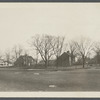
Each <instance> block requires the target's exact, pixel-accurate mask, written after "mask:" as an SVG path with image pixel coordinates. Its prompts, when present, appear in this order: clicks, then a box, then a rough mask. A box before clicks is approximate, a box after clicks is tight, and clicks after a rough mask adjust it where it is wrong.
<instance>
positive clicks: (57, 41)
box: [51, 36, 65, 66]
mask: <svg viewBox="0 0 100 100" xmlns="http://www.w3.org/2000/svg"><path fill="white" fill-rule="evenodd" d="M64 40H65V37H60V36H58V37H54V38H53V43H51V45H52V48H53V52H54V55H55V56H56V66H58V58H59V56H60V55H61V53H62V50H63V45H64Z"/></svg>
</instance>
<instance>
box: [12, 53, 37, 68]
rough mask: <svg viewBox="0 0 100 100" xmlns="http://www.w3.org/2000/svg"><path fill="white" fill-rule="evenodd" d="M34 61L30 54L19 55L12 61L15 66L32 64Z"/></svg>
mask: <svg viewBox="0 0 100 100" xmlns="http://www.w3.org/2000/svg"><path fill="white" fill-rule="evenodd" d="M35 63H36V61H35V59H33V58H32V57H31V56H28V55H23V56H20V57H19V58H18V59H17V60H16V61H15V63H14V65H15V66H19V67H20V66H33V65H35Z"/></svg>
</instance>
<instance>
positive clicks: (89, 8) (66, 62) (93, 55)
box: [0, 3, 100, 96]
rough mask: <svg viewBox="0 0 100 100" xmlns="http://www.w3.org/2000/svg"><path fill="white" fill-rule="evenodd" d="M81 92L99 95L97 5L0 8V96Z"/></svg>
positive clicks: (10, 5)
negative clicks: (18, 93)
mask: <svg viewBox="0 0 100 100" xmlns="http://www.w3.org/2000/svg"><path fill="white" fill-rule="evenodd" d="M79 91H80V92H92V91H94V92H100V3H0V92H51V93H52V92H79ZM87 95H88V94H87ZM99 96H100V95H99Z"/></svg>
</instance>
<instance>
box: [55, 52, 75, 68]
mask: <svg viewBox="0 0 100 100" xmlns="http://www.w3.org/2000/svg"><path fill="white" fill-rule="evenodd" d="M74 62H75V56H73V57H72V55H71V54H70V52H69V51H67V52H64V53H63V54H62V55H61V56H59V57H58V59H57V60H56V63H57V65H58V66H63V67H66V66H71V65H72V64H73V63H74Z"/></svg>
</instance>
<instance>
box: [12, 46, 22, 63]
mask: <svg viewBox="0 0 100 100" xmlns="http://www.w3.org/2000/svg"><path fill="white" fill-rule="evenodd" d="M22 53H23V48H22V46H21V45H15V46H14V47H13V58H14V60H15V61H16V60H17V59H18V58H19V57H20V56H21V55H22Z"/></svg>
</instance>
